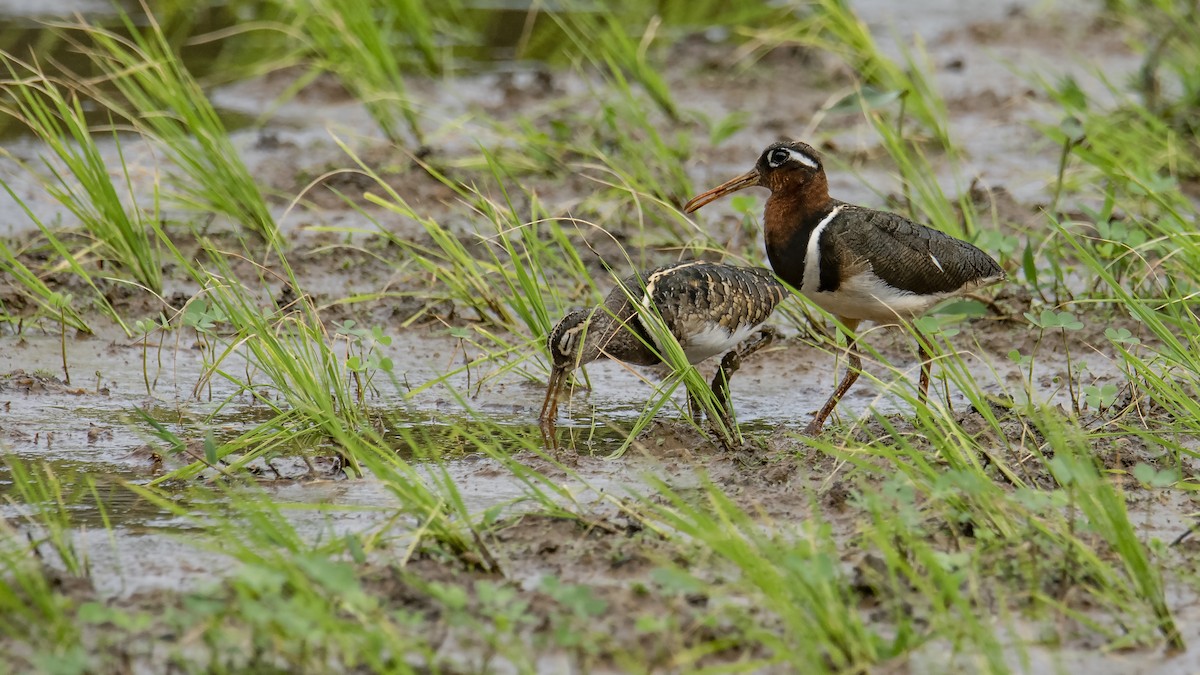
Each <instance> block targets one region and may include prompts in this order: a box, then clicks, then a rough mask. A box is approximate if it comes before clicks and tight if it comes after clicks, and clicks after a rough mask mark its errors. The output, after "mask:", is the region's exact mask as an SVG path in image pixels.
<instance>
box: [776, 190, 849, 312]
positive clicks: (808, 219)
mask: <svg viewBox="0 0 1200 675" xmlns="http://www.w3.org/2000/svg"><path fill="white" fill-rule="evenodd" d="M834 205H835V202H834V200H833V199H832V198H831V197H830V196H829V182H828V181H827V180H826V178H825V173H824V172H819V173H817V174H816V175H814V176H810V177H809V178H808V180H806V181H804V182H802V183H799V184H795V183H790V184H784V185H780V186H778V187H776V188H774V189H772V190H771V196H770V197H768V198H767V206H766V209H765V210H764V212H763V235H764V239H766V244H767V258H768V259H769V260H770V261H771V267H772V268H774V270H775V274H777V275H779V277H780V278H782V279H783V280H784V281H786V282H788V283H789V284H791V285H792V286H794V287H796V288H799V287H800V285H801V283H802V282H803V281H804V256H805V253H806V252H807V249H808V239H809V237H810V236H812V232H813V230H814V229H816V227H817V225H818V224H819V223H820V222H821V219H823V218H824V217H825V216H826V215H827V214H828V213H829V211H830V209H832V208H833V207H834Z"/></svg>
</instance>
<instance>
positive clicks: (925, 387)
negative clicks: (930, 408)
mask: <svg viewBox="0 0 1200 675" xmlns="http://www.w3.org/2000/svg"><path fill="white" fill-rule="evenodd" d="M913 332H914V333H916V335H917V356H918V358H920V359H921V379H920V381H919V384H918V390H917V393H918V396H919V397H920V401H921V405H929V373H930V372H931V371H932V370H933V357H932V356H931V355H930V354H929V350H927V349H925V336H924V335H923V334H922V333H921V331H919V330H917V329H916V327H914V328H913Z"/></svg>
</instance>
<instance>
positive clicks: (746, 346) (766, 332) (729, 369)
mask: <svg viewBox="0 0 1200 675" xmlns="http://www.w3.org/2000/svg"><path fill="white" fill-rule="evenodd" d="M780 337H781V335H780V333H779V330H778V329H776V328H775V327H774V326H763V327H762V328H760V329H759V330H758V333H756V334H755V335H753V336H751V337H749V338H746V339H745V340H742V342H741V343H740V344H738V345H737V346H736V347H734V348H733V349H732V350H730V351H729V353H727V354H725V356H724V357H723V358H722V359H721V365H720V366H718V367H717V373H716V375H713V380H712V385H711V388H712V393H713V398H715V399H716V401H717V404H718V405H719V406H720V408H721V421H722V422H723V423H724V424H725V428H726V429H728V430H730V431H733V429H734V418H733V402H732V401H730V400H729V380H730V378H732V377H733V374H734V373H736V372H737V371H738V369H739V368H741V367H742V359H745V358H748V357H749V356H751V355H753V354H754V353H755V352H757V351H759V350H760V349H762V348H763V347H766V346H767V345H769V344H771V343H772V342H774V341H775V340H777V339H779V338H780Z"/></svg>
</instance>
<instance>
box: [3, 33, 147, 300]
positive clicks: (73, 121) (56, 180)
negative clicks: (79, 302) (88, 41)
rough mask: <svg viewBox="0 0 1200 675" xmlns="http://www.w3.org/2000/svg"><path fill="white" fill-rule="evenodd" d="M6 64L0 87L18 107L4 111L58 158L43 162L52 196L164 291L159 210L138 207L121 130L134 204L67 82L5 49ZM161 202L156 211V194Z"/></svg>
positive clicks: (122, 262)
mask: <svg viewBox="0 0 1200 675" xmlns="http://www.w3.org/2000/svg"><path fill="white" fill-rule="evenodd" d="M0 60H2V61H3V62H4V65H5V67H6V68H7V70H8V73H9V75H10V77H11V78H12V79H10V80H7V81H4V82H0V89H3V90H4V91H6V92H7V93H8V94H9V96H11V97H12V98H11V101H12V102H11V103H0V110H2V111H3V112H6V113H8V114H10V115H12V116H14V117H16V118H17V119H19V120H20V121H21V122H23V123H24V124H25V125H26V126H27V127H28V128H29V129H30V131H32V132H33V134H34V135H35V136H36V137H37V138H38V140H39V141H41V142H42V143H43V144H44V145H45V146H46V147H48V148H49V149H50V151H51V152H52V153H53V157H54V158H56V159H57V160H58V163H57V164H56V163H55V162H54V161H52V160H51V159H50V158H49V157H45V156H43V158H42V164H43V166H44V168H45V169H46V170H47V171H48V172H49V173H50V175H51V176H52V177H53V180H47V181H45V182H44V184H45V186H46V189H47V191H48V192H49V193H50V195H51V196H52V197H54V198H55V199H56V200H58V201H59V202H60V203H61V204H62V205H63V206H64V207H66V208H67V209H68V210H69V211H70V212H71V213H72V214H74V215H75V217H76V218H78V219H79V222H80V224H81V225H82V226H83V228H84V230H85V231H86V232H87V233H88V234H89V235H90V236H91V237H94V238H95V239H96V241H97V242H99V243H100V244H101V245H102V246H103V255H104V256H105V257H106V258H108V259H111V260H112V261H114V262H116V263H117V264H118V265H119V266H121V267H122V268H124V269H125V270H127V271H128V273H129V274H130V275H131V276H132V277H133V278H134V279H135V280H136V281H138V282H139V283H141V284H142V285H143V286H145V287H146V288H147V289H149V290H150V291H151V292H153V293H156V294H158V293H161V292H162V269H161V263H160V260H159V251H158V243H157V238H158V236H159V234H158V227H159V225H158V223H159V218H158V213H157V208H155V211H154V212H149V213H147V212H146V211H144V210H143V209H142V207H141V206H139V205H138V203H137V200H136V196H135V195H134V193H133V190H134V185H133V182H132V180H131V177H130V175H129V168H128V166H127V165H126V164H125V161H124V154H123V153H122V152H121V141H120V139H119V138H118V136H117V134H116V131H115V130H114V131H113V132H112V140H113V142H114V144H115V146H116V150H117V159H118V161H119V162H120V169H121V171H122V177H123V181H124V185H123V188H122V191H123V192H124V194H125V198H126V199H127V200H128V205H126V203H125V202H122V197H121V194H120V193H119V192H118V189H117V186H116V185H115V184H114V181H113V178H112V176H111V175H110V172H109V168H108V162H107V160H106V159H105V157H104V156H103V155H102V154H101V152H100V148H99V146H98V145H97V143H96V139H95V137H94V135H93V132H92V130H91V129H90V128H89V126H88V122H87V119H86V118H85V116H84V111H83V103H82V102H81V101H80V99H79V97H78V96H77V95H75V94H74V93H73V92H71V91H70V90H69V89H68V88H66V87H64V86H63V84H62V83H59V82H55V81H53V80H52V79H50V78H48V77H47V76H46V74H45V73H44V72H43V71H42V70H41V69H40V68H39V67H38V66H37V64H30V63H25V62H22V61H20V60H19V59H17V58H15V57H14V56H12V55H10V54H5V53H3V52H0ZM60 166H62V167H64V168H65V170H66V171H65V173H64V172H62V169H60V168H59V167H60ZM154 197H155V199H154V202H155V207H157V201H158V200H157V194H155V195H154Z"/></svg>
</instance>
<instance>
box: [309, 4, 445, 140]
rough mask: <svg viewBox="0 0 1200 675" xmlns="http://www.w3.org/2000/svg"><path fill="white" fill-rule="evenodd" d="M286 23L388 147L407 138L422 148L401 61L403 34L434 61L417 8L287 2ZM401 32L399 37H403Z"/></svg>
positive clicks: (429, 35) (427, 25)
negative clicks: (367, 117) (375, 126)
mask: <svg viewBox="0 0 1200 675" xmlns="http://www.w3.org/2000/svg"><path fill="white" fill-rule="evenodd" d="M289 4H290V5H291V6H292V7H293V8H294V10H295V12H296V14H295V17H294V18H292V19H291V20H292V21H293V22H294V23H295V24H296V25H297V26H298V28H299V29H300V31H301V32H302V33H303V35H304V36H305V37H306V38H307V40H308V41H309V42H310V44H311V49H312V51H313V52H314V54H315V56H316V58H317V64H316V65H317V66H318V67H319V68H321V69H324V70H328V71H329V72H332V73H334V74H335V75H336V76H337V77H338V79H339V80H340V81H341V82H342V84H343V85H344V86H345V87H346V89H347V90H349V91H350V93H351V94H353V95H354V96H355V97H356V98H358V99H359V100H360V101H362V102H363V105H365V106H366V108H367V112H368V113H370V115H371V117H372V118H373V119H374V120H375V122H376V123H377V124H378V125H379V126H380V128H381V129H383V133H384V135H385V136H387V138H388V139H389V140H391V141H392V142H393V143H398V144H400V143H404V142H405V141H406V140H408V138H409V136H406V134H405V133H404V131H405V130H404V128H403V127H407V132H408V134H410V135H411V138H412V139H413V140H415V144H416V145H421V144H423V143H424V134H423V132H422V129H421V122H420V117H419V115H418V111H417V108H416V103H415V101H414V99H413V97H412V96H411V95H410V94H409V93H408V91H407V86H406V83H405V82H406V78H405V71H406V70H408V68H409V67H410V66H412V65H413V62H412V61H411V60H410V59H405V58H404V50H403V48H402V47H401V45H400V44H399V39H398V38H399V37H400V35H402V34H407V35H411V36H413V38H414V40H413V43H414V46H416V47H417V48H418V50H419V52H420V53H421V54H422V55H423V56H424V58H425V59H426V60H428V61H436V59H437V54H436V51H435V46H434V37H433V31H432V26H431V24H430V23H429V20H428V17H427V16H426V15H425V13H424V12H422V11H419V10H418V8H417V4H418V3H415V2H411V1H409V0H394V1H392V2H385V3H365V2H363V3H345V2H330V1H328V0H318V1H317V2H312V3H289ZM402 31H403V32H402Z"/></svg>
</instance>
